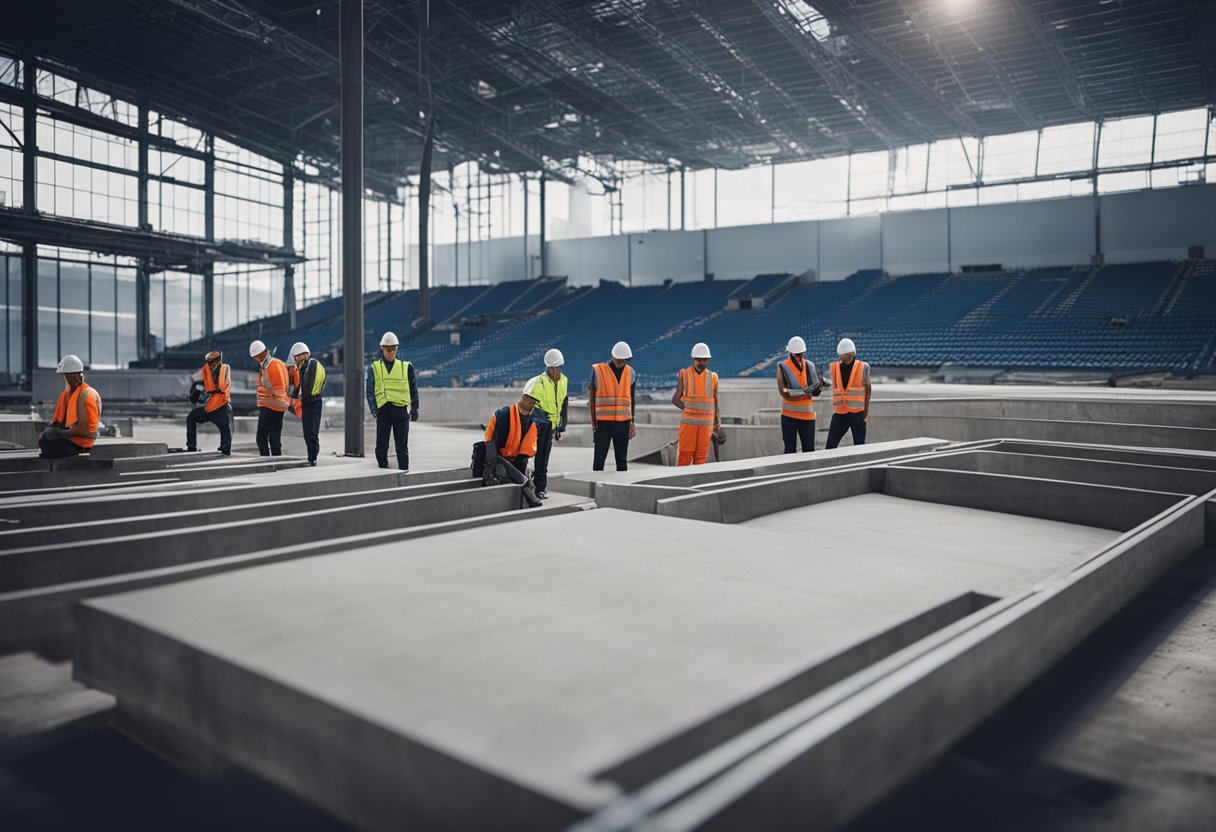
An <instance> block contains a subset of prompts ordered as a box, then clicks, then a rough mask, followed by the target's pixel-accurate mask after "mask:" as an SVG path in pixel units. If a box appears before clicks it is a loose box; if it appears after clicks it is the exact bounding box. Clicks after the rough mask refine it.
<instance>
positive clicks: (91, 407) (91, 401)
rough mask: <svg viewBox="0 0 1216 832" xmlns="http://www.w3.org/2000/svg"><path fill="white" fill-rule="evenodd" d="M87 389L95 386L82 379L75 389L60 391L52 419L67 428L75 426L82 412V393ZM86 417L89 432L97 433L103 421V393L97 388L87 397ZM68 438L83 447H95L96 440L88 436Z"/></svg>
mask: <svg viewBox="0 0 1216 832" xmlns="http://www.w3.org/2000/svg"><path fill="white" fill-rule="evenodd" d="M86 390H93V388H91V387H89V385H87V384H85V383H84V382H83V381H82V382H81V383H80V386H79V387H77V388H76V389H75V390H64V391H63V392H62V393H60V394H59V401H58V402H56V403H55V415H54V416H52V417H51V421H52V422H55V423H56V424H60V425H63V426H64V427H66V428H71V427H73V426H75V424H76V418H77V416H78V415H79V414H80V395H81V394H82V393H83V392H84V391H86ZM85 418H86V419H88V426H89V433H97V425H98V424H100V422H101V394H99V393H98V392H97V391H96V390H93V394H92V395H90V396H87V397H86V400H85ZM67 439H68V441H69V442H71V443H72V444H74V445H79V446H80V447H82V448H91V447H93V442H94V441H95V440H93V439H90V438H89V437H87V436H69V437H67Z"/></svg>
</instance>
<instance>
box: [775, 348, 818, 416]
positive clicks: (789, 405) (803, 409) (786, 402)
mask: <svg viewBox="0 0 1216 832" xmlns="http://www.w3.org/2000/svg"><path fill="white" fill-rule="evenodd" d="M777 378H778V379H780V381H781V386H782V387H784V388H786V389H789V390H798V393H797V395H794V396H791V397H790V398H788V399H787V398H786V397H785V396H782V397H781V415H782V416H789V417H790V418H791V419H802V420H803V421H811V420H814V418H815V401H814V400H813V399H812V398H811V397H810V396H808V395H806V394H805V393H803V392H802V390H800V389H799V388H802V387H806V386H807V385H808V384H810V383H811V365H810V364H809V363H808V362H807V360H806V359H805V358H804V359H802V372H799V371H798V368H797V367H795V366H794V359H792V358H787V359H785V360H784V361H782V362H781V363H780V364H778V365H777Z"/></svg>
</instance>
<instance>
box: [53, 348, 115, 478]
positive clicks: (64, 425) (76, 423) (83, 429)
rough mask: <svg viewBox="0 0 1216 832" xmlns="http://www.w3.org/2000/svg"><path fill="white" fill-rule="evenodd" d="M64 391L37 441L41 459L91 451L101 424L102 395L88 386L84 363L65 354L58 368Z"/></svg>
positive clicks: (59, 457)
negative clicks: (85, 378)
mask: <svg viewBox="0 0 1216 832" xmlns="http://www.w3.org/2000/svg"><path fill="white" fill-rule="evenodd" d="M56 372H57V373H59V375H61V376H63V382H64V388H63V392H62V393H60V394H59V400H58V401H57V402H56V403H55V415H53V416H52V417H51V421H50V424H48V425H47V426H46V430H44V431H43V432H42V436H41V437H39V438H38V449H39V451H40V453H39V454H38V456H39V457H40V458H41V459H62V458H63V457H68V456H76V455H77V454H82V453H86V452H88V450H89V449H90V448H92V447H93V442H94V440H96V439H97V428H98V427H99V426H100V425H101V394H99V393H98V392H97V391H96V390H94V389H93V388H92V387H90V386H89V385H88V384H86V383H85V380H84V362H83V361H81V360H80V359H79V358H78V357H77V356H75V355H65V356H64V357H63V360H62V361H60V362H59V367H58V368H57V369H56Z"/></svg>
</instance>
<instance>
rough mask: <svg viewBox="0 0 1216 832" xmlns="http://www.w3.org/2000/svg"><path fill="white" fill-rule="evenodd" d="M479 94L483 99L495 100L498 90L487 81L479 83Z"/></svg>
mask: <svg viewBox="0 0 1216 832" xmlns="http://www.w3.org/2000/svg"><path fill="white" fill-rule="evenodd" d="M477 94H478V95H480V96H481V97H482V98H493V97H494V96H496V95H498V90H496V89H494V87H492V86H491V85H490V84H488V83H486V82H485V81H478V82H477Z"/></svg>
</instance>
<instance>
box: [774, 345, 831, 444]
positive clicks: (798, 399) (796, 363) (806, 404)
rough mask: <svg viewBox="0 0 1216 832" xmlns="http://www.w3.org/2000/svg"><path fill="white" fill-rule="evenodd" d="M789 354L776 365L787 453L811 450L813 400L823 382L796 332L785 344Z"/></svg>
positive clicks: (782, 427) (813, 442) (813, 427)
mask: <svg viewBox="0 0 1216 832" xmlns="http://www.w3.org/2000/svg"><path fill="white" fill-rule="evenodd" d="M785 349H786V351H787V352H788V353H789V354H790V355H789V358H787V359H785V360H784V361H782V362H781V363H780V364H778V365H777V390H778V391H779V392H780V393H781V439H782V441H783V442H784V443H785V452H786V453H787V454H792V453H796V452H797V450H798V448H797V444H798V442H799V441H801V442H802V452H803V453H806V452H807V451H813V450H815V400H814V399H813V398H812V397H813V396H818V395H819V391H820V390H822V389H823V385H822V383H821V382H820V380H819V371H818V370H816V369H815V365H814V363H812V362H810V361H807V360H806V341H804V340H802V338H801V337H800V336H798V335H795V336H794V337H793V338H791V339H790V342H789V343H788V344H786V347H785Z"/></svg>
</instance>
